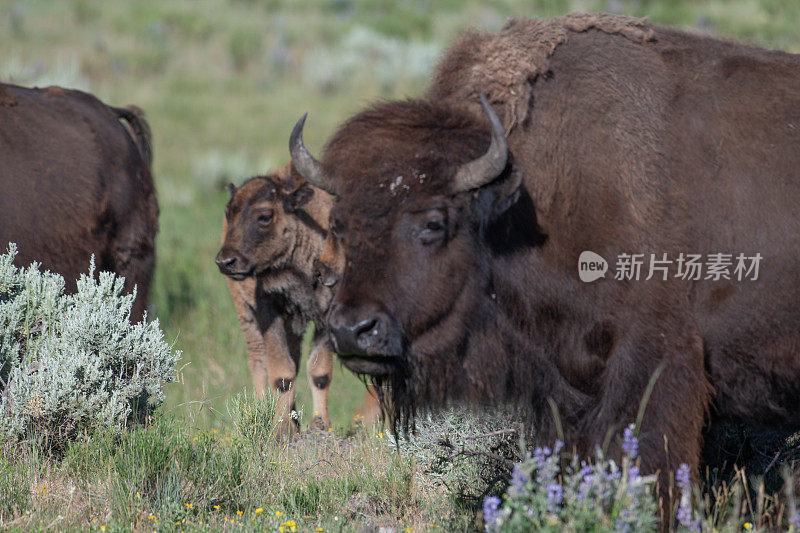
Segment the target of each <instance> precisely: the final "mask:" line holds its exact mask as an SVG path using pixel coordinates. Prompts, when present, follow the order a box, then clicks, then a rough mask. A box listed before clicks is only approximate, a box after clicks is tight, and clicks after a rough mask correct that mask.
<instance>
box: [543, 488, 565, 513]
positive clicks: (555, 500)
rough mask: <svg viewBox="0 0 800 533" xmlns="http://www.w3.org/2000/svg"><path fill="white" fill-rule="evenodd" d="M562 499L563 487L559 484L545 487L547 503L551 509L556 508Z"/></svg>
mask: <svg viewBox="0 0 800 533" xmlns="http://www.w3.org/2000/svg"><path fill="white" fill-rule="evenodd" d="M563 498H564V487H562V486H561V483H550V484H549V485H547V501H548V502H549V503H550V506H551V508H554V507H557V506H558V505H559V504H560V503H561V500H562V499H563Z"/></svg>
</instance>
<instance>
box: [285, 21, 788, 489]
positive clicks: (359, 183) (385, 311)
mask: <svg viewBox="0 0 800 533" xmlns="http://www.w3.org/2000/svg"><path fill="white" fill-rule="evenodd" d="M482 94H485V95H486V99H483V98H482V96H481V95H482ZM482 100H483V102H482ZM498 117H499V118H498ZM297 137H298V138H299V136H297ZM298 153H302V154H303V156H302V157H297V158H295V159H294V163H295V166H296V167H297V168H298V170H299V171H300V172H301V173H302V174H304V175H306V176H313V177H314V179H315V180H316V181H318V182H321V183H324V184H325V186H326V188H327V189H328V190H329V191H331V192H333V193H335V194H336V195H337V196H338V198H339V199H338V202H337V203H336V204H335V206H334V208H333V211H332V231H334V232H335V234H336V236H337V238H338V239H339V241H340V242H341V244H342V246H343V248H344V251H345V257H346V259H347V261H346V266H345V270H344V273H343V275H342V278H341V280H340V282H339V291H338V293H337V295H336V297H335V299H334V301H333V303H332V306H331V312H330V315H329V327H330V330H331V338H332V341H333V344H334V348H335V350H336V351H337V352H338V353H339V354H340V357H341V360H342V361H343V363H344V364H345V366H347V367H348V368H350V369H351V370H353V371H354V372H357V373H361V374H369V375H372V376H373V377H374V379H376V380H377V381H379V382H385V383H389V384H390V385H391V391H392V396H393V397H392V405H393V407H394V409H395V410H396V411H397V414H399V415H400V416H401V418H404V419H405V420H406V421H408V420H409V419H412V420H413V415H414V413H415V410H416V409H418V408H420V407H425V406H436V405H441V404H444V403H446V402H449V401H470V402H472V403H474V404H486V403H492V402H511V403H514V404H517V405H519V406H521V407H523V408H524V409H525V410H526V411H527V412H528V413H529V414H530V417H531V419H532V421H533V422H534V423H535V428H536V430H537V432H538V433H539V435H540V436H541V437H542V438H543V439H550V440H553V439H555V438H556V436H557V433H558V431H557V427H558V426H557V424H556V423H555V422H554V418H555V416H554V415H556V416H557V417H558V418H559V419H560V422H561V423H562V424H563V431H564V437H565V438H566V441H567V445H568V446H575V447H576V448H577V449H578V450H579V452H581V453H583V454H585V455H586V454H589V453H591V452H592V450H593V449H594V447H595V446H597V445H601V444H602V443H603V442H604V440H605V439H606V438H607V435H608V437H611V438H612V449H616V450H617V453H618V452H619V446H620V444H621V442H620V434H621V432H622V429H623V427H624V426H626V425H627V424H629V423H631V422H633V421H634V420H635V419H636V417H637V411H638V410H639V407H640V404H641V401H642V399H643V396H644V395H645V391H646V390H647V387H648V383H649V382H650V380H651V378H652V379H654V382H655V385H654V388H653V389H652V395H651V396H650V397H649V402H648V403H647V406H646V410H645V411H644V418H643V421H642V426H641V433H640V451H641V458H642V469H643V471H644V472H655V471H660V472H661V473H662V475H663V474H668V473H669V472H674V471H675V468H676V467H677V466H678V465H679V464H680V463H683V462H685V463H688V464H689V466H690V467H691V468H692V469H693V470H694V472H695V473H696V472H697V466H698V461H699V456H700V450H701V431H702V428H703V426H704V424H705V423H706V422H707V420H708V418H709V416H711V417H716V418H720V419H724V418H730V419H734V420H740V421H742V422H746V423H748V424H752V425H758V426H762V427H764V426H766V427H790V426H797V425H799V424H800V306H798V303H800V302H798V298H797V294H798V292H799V291H800V237H799V236H800V57H798V56H795V55H790V54H786V53H781V52H768V51H764V50H760V49H757V48H752V47H747V46H742V45H738V44H735V43H730V42H723V41H719V40H715V39H712V38H708V37H703V36H698V35H692V34H689V33H684V32H681V31H677V30H673V29H669V28H662V27H658V26H650V25H648V24H646V23H645V22H644V21H643V20H641V19H634V18H630V17H618V16H613V15H605V14H601V15H570V16H566V17H561V18H557V19H553V20H549V21H548V20H536V19H531V20H519V21H510V22H509V23H508V24H507V25H506V26H505V28H504V29H503V30H502V31H500V32H499V33H497V34H490V33H482V32H470V33H467V34H466V35H465V36H464V37H463V38H462V39H461V40H460V41H459V42H457V43H456V44H455V45H453V46H452V47H451V48H450V49H449V50H448V51H447V52H446V53H445V55H444V57H443V59H442V60H441V62H440V63H439V65H438V67H437V69H436V72H435V75H434V79H433V82H432V85H431V87H430V88H429V90H428V92H427V95H426V97H425V98H423V99H418V100H406V101H397V102H385V103H379V104H376V105H374V106H372V107H370V108H367V109H366V110H364V111H362V112H360V113H359V114H357V115H355V116H354V117H352V118H350V119H349V120H348V121H347V122H345V123H344V124H343V125H342V126H341V127H340V128H339V129H338V131H337V132H336V133H335V134H334V135H333V136H332V138H331V139H330V140H329V141H328V143H327V145H326V147H325V150H324V154H323V157H322V160H321V161H317V160H316V159H314V158H313V157H312V156H311V154H310V153H308V151H307V150H305V148H304V147H303V148H302V150H299V151H298ZM584 251H593V252H595V253H596V254H599V255H600V256H602V257H603V258H605V259H606V260H608V261H609V262H610V263H612V266H613V264H614V262H615V259H616V258H617V257H618V256H620V255H621V254H638V253H641V254H647V255H649V254H651V253H652V254H656V255H657V256H658V257H661V254H668V256H669V257H673V258H674V257H678V256H679V254H681V253H684V254H689V253H693V254H701V255H702V256H703V257H708V256H709V255H711V254H716V253H725V254H734V255H735V254H738V253H743V254H746V255H748V256H755V255H756V254H760V256H761V257H762V258H763V260H762V262H761V268H760V275H759V277H758V278H757V279H756V280H752V279H750V280H742V281H739V280H736V279H733V278H731V279H724V278H722V279H719V280H716V281H714V280H706V279H701V280H699V281H688V280H684V279H682V278H680V277H675V276H674V275H670V276H669V277H668V278H667V279H666V280H662V279H661V277H656V278H654V279H651V280H649V281H647V280H645V277H646V276H644V275H643V276H642V277H641V278H640V279H638V280H635V279H626V280H617V279H614V276H613V275H606V277H605V278H601V279H598V280H596V281H594V282H592V283H584V282H582V281H581V280H580V279H579V276H578V258H579V256H580V255H581V253H582V252H584ZM673 274H674V272H673ZM609 432H610V433H609ZM663 487H664V486H663V485H662V488H663ZM662 494H663V493H662Z"/></svg>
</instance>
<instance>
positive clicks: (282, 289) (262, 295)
mask: <svg viewBox="0 0 800 533" xmlns="http://www.w3.org/2000/svg"><path fill="white" fill-rule="evenodd" d="M229 191H230V193H231V198H230V201H229V202H228V204H227V206H226V207H225V219H224V222H223V244H222V248H221V249H220V251H219V253H218V254H217V257H216V262H217V265H218V266H219V269H220V272H222V273H223V274H225V275H226V276H227V281H228V288H229V290H230V292H231V296H232V297H233V301H234V304H235V305H236V311H237V312H238V314H239V322H240V325H241V327H242V331H243V332H244V335H245V339H246V342H247V356H248V363H249V365H250V371H251V373H252V377H253V385H254V386H255V389H256V393H257V394H258V395H259V396H260V395H262V394H264V391H265V390H266V389H267V388H272V389H275V390H277V392H278V406H277V408H276V413H275V416H276V419H278V420H279V433H281V434H288V433H289V432H291V431H293V430H294V429H295V428H296V426H297V424H296V422H293V421H292V420H291V419H290V414H291V411H292V410H293V409H294V401H295V393H296V383H295V382H296V378H297V368H298V364H299V359H300V343H301V340H302V336H303V333H304V332H305V330H306V327H307V326H308V323H309V322H311V321H313V322H315V324H317V329H316V331H315V334H314V341H313V345H312V350H311V357H310V358H309V360H308V363H307V367H306V368H307V373H308V381H309V385H310V386H311V391H312V395H313V401H314V425H315V426H317V427H320V428H325V429H327V428H328V427H330V418H329V416H328V407H327V395H328V386H329V385H330V382H331V368H332V354H331V352H330V350H329V348H328V347H327V344H326V335H327V330H326V328H325V313H326V311H327V309H328V303H329V302H330V299H331V297H332V295H333V292H332V287H331V286H330V285H327V284H324V283H317V282H316V281H315V276H314V265H315V261H317V260H318V258H319V256H320V252H321V250H322V247H323V242H324V241H325V236H326V234H327V221H328V212H329V210H330V206H331V198H330V196H329V195H328V194H327V193H325V192H324V191H320V190H319V189H316V188H315V187H313V186H311V185H309V184H307V183H306V181H305V180H304V179H303V178H302V177H300V176H299V175H298V174H297V173H296V172H292V167H291V165H286V166H284V167H283V168H282V169H281V170H280V171H278V173H276V174H270V175H266V176H256V177H254V178H251V179H249V180H247V181H246V182H244V183H243V184H242V185H241V186H240V187H235V186H233V185H231V186H230V188H229Z"/></svg>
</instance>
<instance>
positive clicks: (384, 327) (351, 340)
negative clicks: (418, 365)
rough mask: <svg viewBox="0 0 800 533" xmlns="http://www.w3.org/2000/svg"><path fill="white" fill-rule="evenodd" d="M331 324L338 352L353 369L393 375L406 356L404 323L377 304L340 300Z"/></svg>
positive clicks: (329, 323) (367, 372)
mask: <svg viewBox="0 0 800 533" xmlns="http://www.w3.org/2000/svg"><path fill="white" fill-rule="evenodd" d="M328 326H329V328H330V337H331V343H332V344H333V348H334V351H335V352H336V353H338V354H339V356H340V357H341V359H342V362H343V363H344V365H345V366H346V367H347V368H349V369H350V370H352V371H353V372H357V373H360V374H371V375H386V374H389V373H391V371H392V367H393V366H394V364H395V363H396V362H397V360H398V359H399V358H400V357H401V356H402V355H403V334H402V331H401V330H400V326H399V325H398V324H397V321H396V320H394V319H393V318H392V317H391V316H390V315H388V314H387V313H386V312H384V311H382V310H381V309H379V308H378V307H376V306H372V305H364V306H358V307H356V306H347V305H343V304H340V303H336V304H334V305H333V306H332V307H331V311H330V315H329V317H328Z"/></svg>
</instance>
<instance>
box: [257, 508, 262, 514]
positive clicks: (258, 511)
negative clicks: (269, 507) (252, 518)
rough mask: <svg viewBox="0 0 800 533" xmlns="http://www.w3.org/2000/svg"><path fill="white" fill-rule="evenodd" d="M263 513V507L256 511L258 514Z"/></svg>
mask: <svg viewBox="0 0 800 533" xmlns="http://www.w3.org/2000/svg"><path fill="white" fill-rule="evenodd" d="M263 511H264V509H263V508H262V507H259V508H258V509H256V514H258V513H260V512H263Z"/></svg>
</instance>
